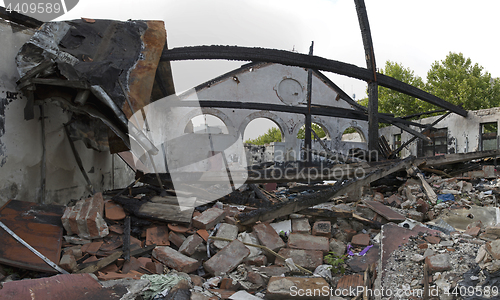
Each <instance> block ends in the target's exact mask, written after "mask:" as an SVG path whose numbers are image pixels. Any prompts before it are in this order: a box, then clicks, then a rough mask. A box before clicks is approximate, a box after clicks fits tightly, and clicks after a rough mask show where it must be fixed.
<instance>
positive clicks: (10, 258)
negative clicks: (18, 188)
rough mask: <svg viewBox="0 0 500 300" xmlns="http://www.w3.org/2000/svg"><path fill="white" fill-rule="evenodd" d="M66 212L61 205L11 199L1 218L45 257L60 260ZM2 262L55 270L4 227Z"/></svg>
mask: <svg viewBox="0 0 500 300" xmlns="http://www.w3.org/2000/svg"><path fill="white" fill-rule="evenodd" d="M63 212H64V207H63V206H59V205H42V204H37V203H33V202H25V201H18V200H10V201H9V202H7V203H6V204H5V205H4V206H3V207H2V208H1V209H0V221H2V222H3V223H4V224H5V225H6V226H7V227H9V228H10V229H11V230H12V231H13V232H14V233H16V234H17V235H18V236H19V237H21V238H22V239H23V240H24V241H26V242H27V243H28V244H29V245H31V246H32V247H33V248H35V249H36V250H38V251H39V252H40V253H41V254H43V255H44V256H45V257H47V258H48V259H50V260H51V261H53V262H55V263H59V259H60V254H61V245H62V235H63V227H62V223H61V217H62V215H63ZM0 263H2V264H5V265H10V266H14V267H19V268H24V269H28V270H34V271H41V272H50V273H55V272H56V271H55V270H54V269H53V268H51V267H50V266H49V265H47V264H46V263H45V262H44V261H43V260H42V259H41V258H40V257H38V256H36V255H35V254H34V253H33V252H31V251H30V250H29V249H28V248H26V247H25V246H23V245H22V244H20V243H19V242H17V241H16V240H15V239H14V238H13V237H12V236H10V235H9V234H8V233H7V232H6V231H5V230H0Z"/></svg>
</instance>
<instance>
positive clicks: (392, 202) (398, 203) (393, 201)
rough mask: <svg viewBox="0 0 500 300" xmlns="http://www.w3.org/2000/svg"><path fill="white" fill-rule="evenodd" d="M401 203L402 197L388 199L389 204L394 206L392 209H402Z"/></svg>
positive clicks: (393, 196) (395, 196)
mask: <svg viewBox="0 0 500 300" xmlns="http://www.w3.org/2000/svg"><path fill="white" fill-rule="evenodd" d="M401 203H402V201H401V197H399V196H398V195H396V194H394V195H392V196H390V197H389V198H387V204H388V205H390V206H392V207H401Z"/></svg>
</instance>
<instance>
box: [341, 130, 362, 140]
mask: <svg viewBox="0 0 500 300" xmlns="http://www.w3.org/2000/svg"><path fill="white" fill-rule="evenodd" d="M342 141H343V142H357V143H366V139H365V136H364V135H363V132H361V130H359V129H358V128H356V127H349V128H347V129H346V130H344V133H342Z"/></svg>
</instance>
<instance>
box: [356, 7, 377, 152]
mask: <svg viewBox="0 0 500 300" xmlns="http://www.w3.org/2000/svg"><path fill="white" fill-rule="evenodd" d="M354 3H355V5H356V12H357V14H358V21H359V27H360V29H361V37H362V39H363V46H364V48H365V59H366V68H367V69H368V71H369V72H370V73H371V74H372V78H371V79H370V80H369V81H368V150H375V151H376V150H377V148H378V83H377V65H376V62H375V52H374V51H373V42H372V34H371V31H370V23H369V22H368V14H367V13H366V6H365V1H364V0H354Z"/></svg>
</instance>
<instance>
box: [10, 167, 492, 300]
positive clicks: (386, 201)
mask: <svg viewBox="0 0 500 300" xmlns="http://www.w3.org/2000/svg"><path fill="white" fill-rule="evenodd" d="M475 172H476V174H470V173H466V174H465V175H471V176H460V177H452V178H446V177H445V176H443V177H441V176H438V175H436V174H432V173H426V175H427V176H414V177H410V176H408V177H406V176H405V175H404V174H398V175H397V176H393V178H391V179H389V180H387V179H386V180H385V181H380V182H375V183H374V184H372V186H371V188H367V189H366V190H365V193H364V195H362V197H361V199H358V201H353V200H352V199H350V198H349V197H348V196H341V197H336V198H334V199H331V201H329V202H326V203H323V204H321V205H317V206H314V207H312V208H311V209H310V210H306V211H301V212H300V213H295V214H291V215H288V216H285V217H281V218H279V219H275V220H270V221H269V222H260V221H259V222H257V223H254V224H252V225H248V226H243V225H242V224H240V223H239V222H238V216H239V214H240V213H242V212H248V211H253V210H255V209H256V208H257V207H256V206H259V205H261V203H260V202H259V201H255V199H254V198H255V189H256V188H257V189H258V191H260V195H261V197H263V196H262V195H267V196H265V197H269V201H271V202H278V203H279V202H283V201H288V199H294V198H296V197H298V196H300V195H305V194H314V193H316V191H317V190H318V189H319V190H320V189H321V188H322V187H326V188H328V184H321V183H320V184H315V185H305V184H296V183H288V184H281V185H279V186H276V185H270V186H267V189H268V191H267V190H266V186H265V185H264V186H263V187H255V186H254V187H247V186H245V187H244V188H241V189H240V190H239V191H237V192H234V193H233V194H232V195H229V196H226V197H224V198H223V199H220V201H217V202H216V203H212V204H208V205H204V206H201V207H197V208H196V209H195V210H194V212H193V213H192V220H191V222H190V223H189V224H187V223H175V222H173V221H165V220H164V219H165V218H160V219H158V218H156V215H155V214H152V215H151V217H147V216H146V215H144V213H143V214H142V215H141V214H139V215H138V214H137V205H132V204H133V203H135V202H137V203H139V204H140V205H144V203H146V202H147V201H150V200H151V199H155V200H154V201H155V203H161V201H159V200H158V199H160V198H162V197H165V196H164V195H161V193H160V192H159V191H158V189H157V188H154V187H153V188H150V189H149V191H148V186H147V185H144V186H143V187H142V189H143V190H142V191H141V193H139V194H137V195H135V196H134V194H133V193H132V189H129V190H128V191H125V192H124V193H123V191H122V193H118V191H111V192H109V193H106V195H104V197H103V196H102V195H101V194H100V193H97V194H95V195H94V196H93V197H91V198H89V199H83V200H80V201H77V202H72V203H71V204H70V205H68V207H67V208H65V209H62V210H59V211H60V214H59V215H57V214H56V216H57V218H58V219H60V221H61V223H60V225H59V226H60V228H61V230H62V228H64V241H63V242H62V245H61V248H60V249H61V250H60V251H61V252H60V255H59V257H60V260H59V261H58V265H59V266H60V267H62V268H63V269H64V270H66V271H67V272H68V273H69V274H60V275H57V276H56V277H53V275H54V274H51V272H48V273H47V272H45V273H39V271H38V272H37V271H36V269H35V270H33V271H30V268H29V267H27V268H26V267H25V268H21V267H20V266H21V264H22V262H23V257H18V258H17V262H16V259H10V260H5V259H3V260H2V266H1V268H0V274H1V275H0V277H1V279H2V284H3V288H2V289H1V290H0V296H6V295H13V294H16V293H21V294H22V293H23V291H25V290H26V288H27V289H28V290H29V289H30V287H31V286H35V285H36V284H39V283H37V282H38V281H37V280H40V279H36V278H44V280H45V283H46V284H45V285H46V287H47V289H48V290H47V291H45V293H48V292H50V291H49V290H50V288H51V285H52V284H53V283H52V281H51V280H52V279H51V278H59V279H57V280H62V281H63V282H73V280H75V279H74V278H73V277H72V276H82V275H85V276H86V275H88V274H91V275H89V276H90V277H85V278H84V279H83V277H82V279H81V280H85V281H88V282H91V283H92V286H94V285H93V284H94V283H100V284H99V285H96V286H95V290H93V292H95V293H98V294H99V295H101V296H103V295H108V294H109V293H110V291H111V290H112V293H114V295H115V296H116V295H119V297H120V298H121V299H197V300H200V299H259V298H264V299H295V298H297V299H353V298H356V299H361V298H360V297H365V298H364V299H423V298H424V295H429V297H427V299H498V297H499V296H498V293H499V291H498V289H499V288H500V225H497V223H498V222H499V220H498V219H497V216H498V215H499V213H498V209H497V200H496V194H497V193H498V188H499V181H498V179H497V176H496V171H495V170H494V169H491V166H487V165H486V166H483V168H482V172H483V173H482V174H479V175H480V176H481V177H480V178H478V177H477V176H474V175H478V174H477V173H478V172H477V171H475ZM410 173H411V172H410ZM485 174H487V176H485ZM462 175H464V174H462ZM422 180H425V182H426V183H427V184H428V185H429V187H430V188H431V189H432V190H429V189H426V188H425V187H424V186H425V184H423V182H422ZM388 183H389V184H388ZM391 184H392V185H391ZM433 193H434V194H433ZM236 194H238V195H240V196H237V197H236V196H235V195H236ZM434 196H435V197H434ZM167 197H168V196H167ZM113 199H114V200H116V201H113ZM120 199H121V200H120ZM124 199H128V200H127V201H125V200H124ZM242 199H243V200H242ZM433 199H434V200H433ZM235 201H237V202H238V204H234V203H233V202H235ZM18 202H19V201H18ZM18 202H10V204H9V203H8V204H7V205H6V207H4V208H2V209H3V212H2V216H3V215H5V211H8V209H9V207H13V206H16V205H17V206H19V205H20V204H19V203H21V202H19V203H18ZM433 202H434V203H433ZM16 203H18V204H16ZM43 209H44V208H43V206H39V207H37V208H36V209H35V208H31V209H30V210H27V211H22V212H19V216H23V217H25V218H28V219H30V220H36V219H37V218H36V217H29V216H30V215H31V214H33V213H34V212H35V211H36V212H37V213H38V215H39V216H41V215H44V213H43V212H40V211H43ZM63 210H64V213H62V211H63ZM45 214H47V213H45ZM26 216H28V217H26ZM2 218H4V219H5V217H2ZM166 218H168V216H166ZM38 219H43V218H40V217H39V218H38ZM389 220H392V221H389ZM38 221H40V220H38ZM42 221H43V220H42ZM42 221H40V222H42ZM52 222H53V220H52ZM3 238H5V235H3ZM61 238H62V237H61ZM46 254H47V255H48V253H46ZM16 266H17V267H16ZM54 272H55V271H54ZM54 272H52V273H54ZM19 279H23V280H22V281H20V280H19ZM89 284H90V283H89ZM38 293H43V291H38ZM363 293H364V294H363ZM35 294H36V293H35ZM103 297H104V298H103V299H108V298H106V296H103ZM75 299H78V298H75ZM87 299H88V298H87ZM109 299H111V298H109ZM113 299H114V298H113Z"/></svg>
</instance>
